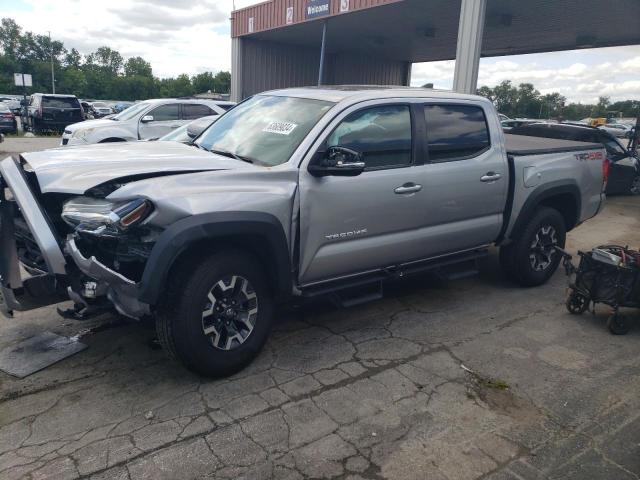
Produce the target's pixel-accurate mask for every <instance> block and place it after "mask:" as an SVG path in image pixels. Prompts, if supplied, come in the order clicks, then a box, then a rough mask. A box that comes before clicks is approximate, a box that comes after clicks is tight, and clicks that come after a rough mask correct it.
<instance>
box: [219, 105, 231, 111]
mask: <svg viewBox="0 0 640 480" xmlns="http://www.w3.org/2000/svg"><path fill="white" fill-rule="evenodd" d="M218 106H219V107H220V108H221V109H223V110H225V111H226V110H231V109H232V108H233V107H235V105H231V104H228V105H225V104H222V105H218Z"/></svg>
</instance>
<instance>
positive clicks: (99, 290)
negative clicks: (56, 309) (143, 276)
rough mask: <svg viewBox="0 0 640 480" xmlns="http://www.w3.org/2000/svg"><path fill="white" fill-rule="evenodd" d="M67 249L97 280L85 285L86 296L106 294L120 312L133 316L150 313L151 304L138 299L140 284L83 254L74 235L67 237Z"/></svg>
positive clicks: (88, 274)
mask: <svg viewBox="0 0 640 480" xmlns="http://www.w3.org/2000/svg"><path fill="white" fill-rule="evenodd" d="M65 251H66V252H67V253H68V254H69V256H70V257H71V258H72V259H73V262H74V263H75V264H76V266H77V267H78V269H79V270H80V271H81V272H82V273H84V274H85V275H86V276H87V277H89V278H91V279H93V280H95V282H89V283H93V285H91V286H90V288H86V287H85V289H84V291H83V292H82V295H83V296H84V298H96V297H99V296H102V295H106V297H107V298H108V299H109V301H110V302H111V303H112V304H113V305H114V307H115V308H116V310H118V312H120V313H121V314H122V315H125V316H127V317H131V318H141V317H142V316H144V315H148V314H149V313H150V310H149V305H147V304H146V303H142V302H140V301H139V300H138V284H137V283H136V282H134V281H133V280H130V279H128V278H126V277H125V276H124V275H121V274H119V273H118V272H116V271H114V270H111V269H110V268H108V267H107V266H106V265H104V264H103V263H102V262H100V261H99V260H98V259H97V258H96V257H90V258H86V257H85V256H84V255H82V252H80V250H79V249H78V246H77V245H76V241H75V238H74V237H73V235H70V236H69V237H68V238H67V243H66V248H65ZM85 285H86V283H85Z"/></svg>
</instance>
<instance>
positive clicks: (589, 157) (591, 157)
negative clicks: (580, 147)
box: [574, 152, 604, 162]
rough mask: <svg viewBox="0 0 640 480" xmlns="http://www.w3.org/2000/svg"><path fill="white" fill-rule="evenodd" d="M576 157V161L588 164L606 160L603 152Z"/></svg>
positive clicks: (587, 153)
mask: <svg viewBox="0 0 640 480" xmlns="http://www.w3.org/2000/svg"><path fill="white" fill-rule="evenodd" d="M574 156H575V157H576V160H580V161H581V162H586V161H587V160H604V155H603V154H602V152H585V153H576V154H575V155H574Z"/></svg>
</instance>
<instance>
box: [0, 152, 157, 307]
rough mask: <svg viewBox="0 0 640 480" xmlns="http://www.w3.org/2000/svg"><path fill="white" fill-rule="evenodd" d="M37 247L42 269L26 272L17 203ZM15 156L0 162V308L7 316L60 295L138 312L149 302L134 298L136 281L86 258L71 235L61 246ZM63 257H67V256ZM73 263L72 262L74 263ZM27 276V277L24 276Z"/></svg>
mask: <svg viewBox="0 0 640 480" xmlns="http://www.w3.org/2000/svg"><path fill="white" fill-rule="evenodd" d="M18 208H19V210H20V213H21V214H22V216H23V217H24V219H25V222H26V223H27V226H28V228H29V231H30V232H31V234H32V236H33V238H34V240H35V242H36V243H37V245H38V248H39V249H40V252H41V253H42V257H43V258H44V260H45V263H46V267H47V272H45V273H43V274H42V275H36V276H30V277H26V276H25V275H23V272H22V271H21V268H20V261H19V258H18V249H17V245H16V236H15V222H14V218H15V215H16V212H17V210H16V209H18ZM61 243H62V242H61V240H59V238H58V237H57V236H56V234H55V232H54V230H53V228H52V227H51V226H50V225H49V221H48V220H47V217H46V215H45V214H44V212H43V211H42V209H41V208H40V205H39V203H38V201H37V200H36V198H35V196H34V195H33V193H32V191H31V189H30V188H29V184H28V182H27V179H26V178H25V174H24V171H23V170H22V167H21V165H20V163H19V161H18V160H17V159H14V158H11V157H8V158H5V159H4V160H2V161H1V162H0V313H1V314H3V315H4V316H6V317H12V316H13V312H14V311H27V310H32V309H34V308H39V307H43V306H46V305H52V304H55V303H59V302H62V301H65V300H69V299H71V300H73V301H74V302H76V303H81V304H84V305H85V306H87V307H88V306H89V303H91V302H93V301H96V302H99V301H100V299H101V298H102V299H104V298H106V299H107V300H108V301H109V302H110V303H111V304H113V306H114V307H115V308H116V310H118V311H119V312H120V313H121V314H123V315H126V316H128V317H132V318H140V317H142V316H143V315H146V314H148V313H149V306H148V305H147V304H144V303H141V302H140V301H138V285H137V284H136V283H135V282H133V281H131V280H129V279H127V278H126V277H124V276H122V275H121V274H119V273H117V272H115V271H113V270H111V269H109V268H107V267H106V266H105V265H104V264H102V263H101V262H100V261H98V260H97V259H96V258H95V257H91V258H85V257H84V256H83V255H82V253H81V252H80V250H79V249H78V247H77V245H76V243H75V239H74V237H73V236H70V237H69V238H67V240H66V242H65V244H64V246H65V252H66V254H67V256H65V254H64V253H63V251H62V248H61ZM68 260H70V261H69V262H68ZM76 267H77V268H76ZM23 277H26V278H23Z"/></svg>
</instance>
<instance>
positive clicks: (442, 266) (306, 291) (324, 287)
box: [301, 248, 489, 307]
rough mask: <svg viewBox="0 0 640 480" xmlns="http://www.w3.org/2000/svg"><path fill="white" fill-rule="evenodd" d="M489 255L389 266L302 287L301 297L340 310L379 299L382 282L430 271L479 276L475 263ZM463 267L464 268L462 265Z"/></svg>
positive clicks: (483, 251) (449, 277) (446, 275)
mask: <svg viewBox="0 0 640 480" xmlns="http://www.w3.org/2000/svg"><path fill="white" fill-rule="evenodd" d="M488 254H489V250H488V249H487V248H480V249H476V250H470V251H467V252H464V253H459V254H454V255H448V256H445V257H440V258H434V259H431V260H424V261H419V262H412V263H408V264H404V265H397V266H393V267H388V268H385V269H381V270H378V271H376V272H372V273H368V274H365V275H360V276H356V277H351V278H348V279H343V280H336V281H330V282H326V283H321V284H318V285H313V286H309V287H306V288H304V287H303V288H302V289H301V291H302V297H307V298H313V297H319V296H322V295H330V297H331V299H332V301H333V302H334V303H336V304H337V305H340V306H343V307H348V306H354V305H359V304H361V303H365V302H367V301H371V300H377V299H380V298H382V284H383V282H384V281H385V280H390V279H397V278H402V277H404V276H407V275H414V274H418V273H423V272H429V271H435V272H436V273H437V274H438V275H439V276H440V277H441V278H444V279H447V280H456V279H460V278H465V277H469V276H472V275H476V274H477V273H478V268H477V261H478V260H479V259H481V258H484V257H486V256H487V255H488ZM463 264H467V265H465V266H463ZM452 266H454V267H455V266H461V267H462V268H458V269H454V270H453V271H451V272H449V271H447V268H448V267H452ZM354 291H357V293H356V294H355V295H353V293H354ZM349 293H352V295H349Z"/></svg>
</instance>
